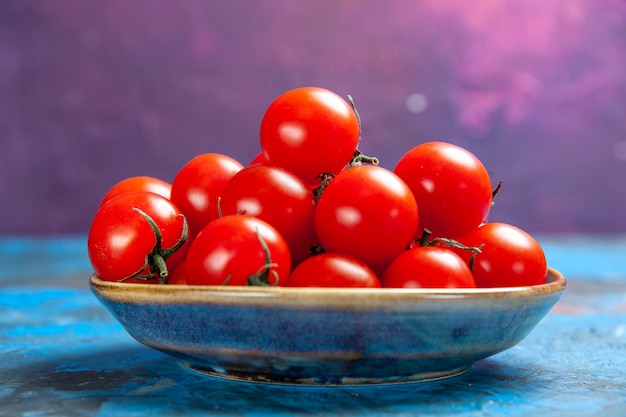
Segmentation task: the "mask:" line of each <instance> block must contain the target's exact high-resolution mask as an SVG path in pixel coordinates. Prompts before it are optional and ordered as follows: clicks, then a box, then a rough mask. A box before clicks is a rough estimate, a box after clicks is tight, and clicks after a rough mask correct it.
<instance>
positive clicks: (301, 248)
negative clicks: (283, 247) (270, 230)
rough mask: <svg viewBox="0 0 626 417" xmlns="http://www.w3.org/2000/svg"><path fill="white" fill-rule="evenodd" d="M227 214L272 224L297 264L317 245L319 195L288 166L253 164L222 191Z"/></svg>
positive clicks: (223, 208) (222, 200)
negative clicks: (245, 215)
mask: <svg viewBox="0 0 626 417" xmlns="http://www.w3.org/2000/svg"><path fill="white" fill-rule="evenodd" d="M221 209H222V214H223V215H229V214H237V213H242V214H248V215H251V216H255V217H258V218H259V219H261V220H264V221H266V222H267V223H269V224H270V225H272V226H273V227H274V228H276V230H278V232H279V233H280V234H281V235H282V236H283V238H285V240H286V241H287V244H288V245H289V250H290V253H291V256H292V261H293V262H294V263H296V262H299V261H300V260H302V259H304V258H305V257H307V256H308V255H309V250H310V248H311V246H313V245H316V244H317V237H316V234H315V224H314V214H315V197H314V195H313V193H312V192H311V190H310V189H309V187H308V186H307V185H306V184H305V183H304V182H302V180H300V179H299V178H298V177H297V176H295V175H294V174H292V173H291V172H289V171H287V170H286V169H284V168H280V167H276V166H269V165H253V166H248V167H245V168H243V169H242V170H241V171H239V172H238V173H237V174H235V175H234V176H233V177H232V178H231V180H230V181H229V182H228V184H226V187H224V190H223V192H222V199H221Z"/></svg>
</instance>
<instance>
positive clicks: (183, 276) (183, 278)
mask: <svg viewBox="0 0 626 417" xmlns="http://www.w3.org/2000/svg"><path fill="white" fill-rule="evenodd" d="M167 283H168V284H170V285H187V261H185V260H183V262H181V263H180V265H178V266H177V267H176V268H175V269H174V271H173V272H172V273H171V274H170V275H169V277H168V279H167Z"/></svg>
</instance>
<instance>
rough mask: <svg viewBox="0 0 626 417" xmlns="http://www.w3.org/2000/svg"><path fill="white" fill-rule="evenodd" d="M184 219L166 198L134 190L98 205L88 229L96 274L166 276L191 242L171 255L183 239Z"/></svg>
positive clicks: (108, 277) (117, 277)
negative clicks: (158, 238) (163, 262)
mask: <svg viewBox="0 0 626 417" xmlns="http://www.w3.org/2000/svg"><path fill="white" fill-rule="evenodd" d="M137 209H139V210H140V211H137ZM142 213H145V215H144V214H142ZM146 216H147V217H146ZM148 217H149V219H151V220H152V221H153V222H154V223H155V226H156V228H157V230H156V231H155V230H154V229H153V227H152V226H151V224H150V220H149V219H148ZM184 223H185V219H184V216H183V215H182V214H181V212H180V211H179V210H178V208H177V207H176V206H175V205H174V204H173V203H172V202H171V201H170V200H168V199H166V198H165V197H163V196H160V195H157V194H154V193H151V192H147V191H133V192H128V193H124V194H121V195H119V196H117V197H113V198H112V199H110V200H109V201H107V202H106V203H105V204H103V205H102V206H101V207H100V208H99V209H98V211H97V212H96V215H95V217H94V219H93V222H92V224H91V227H90V229H89V236H88V243H87V247H88V255H89V260H90V261H91V264H92V266H93V268H94V271H95V273H96V274H97V275H98V276H99V277H100V279H103V280H105V281H120V280H125V281H127V282H151V283H156V282H158V276H159V274H160V273H163V275H162V278H166V277H167V274H168V271H167V270H168V269H172V270H173V269H174V268H176V266H178V264H179V263H180V262H182V260H183V259H184V256H185V252H186V251H187V249H188V246H189V245H188V244H187V243H184V244H182V246H181V247H180V248H179V249H177V250H176V251H174V252H173V253H171V254H170V253H169V252H168V251H167V249H170V248H176V246H177V245H178V244H179V242H180V241H181V239H184ZM158 235H160V237H161V242H160V245H159V244H158V242H157V236H158ZM160 258H163V259H164V260H165V269H163V270H161V269H159V268H158V267H159V266H160V267H161V268H162V267H163V265H160V263H159V262H160ZM131 277H136V278H137V279H128V278H131Z"/></svg>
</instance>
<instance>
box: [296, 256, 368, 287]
mask: <svg viewBox="0 0 626 417" xmlns="http://www.w3.org/2000/svg"><path fill="white" fill-rule="evenodd" d="M284 285H285V286H287V287H336V288H338V287H346V288H347V287H352V288H357V287H358V288H360V287H362V288H380V281H379V280H378V277H377V276H376V274H375V273H374V271H372V269H371V268H370V267H369V266H367V264H365V263H364V262H361V261H359V260H358V259H355V258H353V257H351V256H348V255H344V254H340V253H329V252H326V253H321V254H319V255H315V256H312V257H310V258H308V259H306V260H304V261H302V262H301V263H300V264H299V265H298V266H296V267H295V268H294V270H293V271H292V272H291V275H289V278H288V279H287V282H286V283H285V284H284Z"/></svg>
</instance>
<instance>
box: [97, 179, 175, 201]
mask: <svg viewBox="0 0 626 417" xmlns="http://www.w3.org/2000/svg"><path fill="white" fill-rule="evenodd" d="M130 191H150V192H153V193H155V194H158V195H161V196H163V197H165V198H168V199H169V198H170V195H171V192H172V185H171V184H170V183H169V182H166V181H163V180H161V179H159V178H154V177H149V176H137V177H129V178H125V179H123V180H122V181H120V182H118V183H117V184H115V185H114V186H113V187H111V188H110V189H109V191H107V193H106V194H105V195H104V197H103V198H102V200H101V201H100V205H101V206H102V205H103V204H104V203H106V202H107V201H109V200H110V199H112V198H113V197H116V196H118V195H120V194H124V193H127V192H130Z"/></svg>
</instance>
